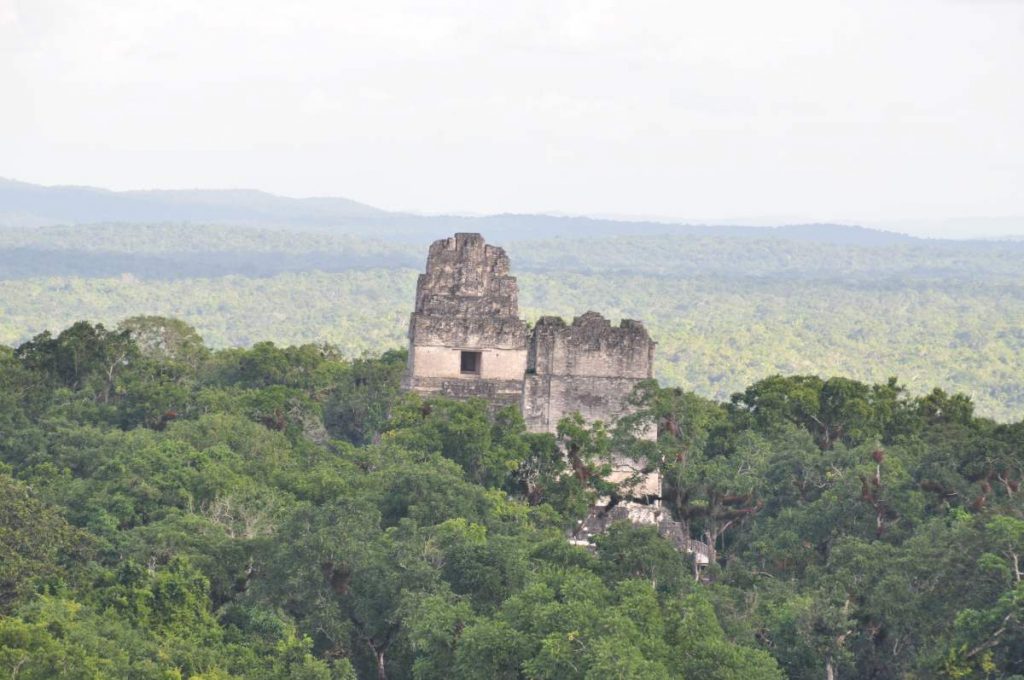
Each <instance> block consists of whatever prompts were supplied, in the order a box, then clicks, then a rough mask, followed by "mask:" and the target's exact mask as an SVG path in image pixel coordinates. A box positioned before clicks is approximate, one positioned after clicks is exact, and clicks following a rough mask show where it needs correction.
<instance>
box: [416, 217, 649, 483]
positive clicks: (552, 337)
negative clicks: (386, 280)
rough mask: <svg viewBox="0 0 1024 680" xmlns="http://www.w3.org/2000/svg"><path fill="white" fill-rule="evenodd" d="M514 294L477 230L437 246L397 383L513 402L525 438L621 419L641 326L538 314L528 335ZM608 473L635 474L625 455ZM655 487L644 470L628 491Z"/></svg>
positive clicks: (644, 366) (420, 287)
mask: <svg viewBox="0 0 1024 680" xmlns="http://www.w3.org/2000/svg"><path fill="white" fill-rule="evenodd" d="M518 293H519V289H518V285H517V283H516V279H515V277H513V276H511V275H510V274H509V261H508V256H507V255H506V254H505V251H504V250H502V249H501V248H498V247H495V246H489V245H487V244H486V243H484V239H483V237H482V236H480V235H479V234H456V235H455V236H454V237H452V238H446V239H442V240H440V241H435V242H434V243H433V245H431V246H430V254H429V255H428V257H427V270H426V273H424V274H421V275H420V277H419V280H418V281H417V283H416V307H415V310H414V311H413V313H412V317H411V318H410V320H409V365H408V369H407V370H406V373H405V377H404V379H403V387H404V388H406V389H409V390H414V391H416V392H419V393H420V394H423V395H427V396H430V395H442V396H447V397H454V398H467V397H483V398H485V399H487V400H489V401H490V402H491V403H493V404H495V405H500V406H504V405H509V404H515V405H518V406H519V407H520V408H521V409H522V412H523V417H524V419H525V420H526V426H527V428H528V429H529V430H530V431H532V432H552V433H553V432H555V430H556V428H557V427H558V421H560V420H561V419H562V418H563V417H565V416H567V415H570V414H572V413H575V412H579V413H580V415H582V416H583V418H585V419H586V420H587V421H588V422H592V421H595V420H601V421H603V422H605V423H611V422H613V421H614V420H616V419H617V418H618V417H620V416H621V415H623V414H624V413H626V412H627V411H628V405H627V403H626V399H627V397H628V396H629V395H630V393H631V392H632V391H633V388H634V387H635V386H636V384H637V383H638V382H640V381H641V380H646V379H648V378H650V377H652V376H653V365H654V346H655V343H654V342H653V341H652V340H651V337H650V335H648V333H647V330H646V329H645V328H644V326H643V324H642V323H640V322H639V321H632V320H628V319H627V320H623V321H622V322H621V323H620V324H619V325H618V326H612V324H611V322H610V321H608V320H607V319H605V318H604V317H603V316H601V315H600V314H598V313H597V312H587V313H586V314H584V315H582V316H579V317H576V318H575V319H573V322H572V323H571V324H567V323H566V322H565V321H563V320H562V319H560V318H558V317H552V316H546V317H543V318H541V319H540V321H538V322H537V324H536V326H534V328H533V331H532V332H528V329H527V325H526V322H525V321H523V320H522V319H520V318H519V302H518ZM650 436H651V437H653V436H654V433H651V434H650ZM614 468H615V471H614V473H613V475H612V480H613V481H622V480H623V479H625V478H627V477H629V476H632V475H634V473H635V472H636V470H635V466H634V465H632V464H631V461H628V460H624V459H616V460H615V461H614ZM659 486H660V480H659V479H658V478H657V475H653V474H652V475H648V476H647V478H645V479H643V480H642V481H641V483H640V484H637V485H635V486H633V487H631V488H630V489H628V490H626V491H627V492H628V494H629V495H630V496H640V495H642V496H652V497H653V496H657V495H659V492H660V488H659Z"/></svg>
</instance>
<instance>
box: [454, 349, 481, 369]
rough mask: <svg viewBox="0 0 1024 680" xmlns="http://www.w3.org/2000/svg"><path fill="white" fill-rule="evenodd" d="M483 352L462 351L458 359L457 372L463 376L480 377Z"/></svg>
mask: <svg viewBox="0 0 1024 680" xmlns="http://www.w3.org/2000/svg"><path fill="white" fill-rule="evenodd" d="M482 359H483V352H472V351H467V350H463V351H462V353H461V356H460V357H459V370H460V372H461V373H462V374H463V375H480V364H481V362H482Z"/></svg>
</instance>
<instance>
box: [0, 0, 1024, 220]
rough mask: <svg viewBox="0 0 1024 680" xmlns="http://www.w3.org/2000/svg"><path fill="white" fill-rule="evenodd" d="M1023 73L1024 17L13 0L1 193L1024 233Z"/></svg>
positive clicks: (843, 4) (879, 9)
mask: <svg viewBox="0 0 1024 680" xmlns="http://www.w3.org/2000/svg"><path fill="white" fill-rule="evenodd" d="M1022 63H1024V3H1022V2H1016V1H1013V0H1006V1H1000V0H991V1H986V2H966V1H960V0H913V1H909V2H905V3H898V4H895V3H885V2H877V1H875V0H861V1H857V2H852V1H839V0H832V1H825V2H809V1H808V2H804V1H789V2H782V3H773V4H772V5H771V6H766V5H764V4H763V3H755V2H732V3H715V4H711V3H697V2H681V3H680V2H644V3H629V4H626V3H615V2H604V3H579V2H545V3H540V2H537V3H517V4H515V5H508V4H504V3H488V2H485V3H461V2H443V3H432V4H430V5H429V6H425V5H421V4H417V3H412V2H388V3H379V4H375V5H374V6H372V7H366V6H361V5H357V4H353V3H336V2H326V1H323V2H321V1H318V0H317V1H311V2H305V3H294V4H287V5H286V4H281V3H273V2H242V1H241V0H227V1H225V2H220V3H216V4H211V3H204V2H200V1H199V0H182V1H180V2H175V3H163V2H157V1H156V0H140V1H139V2H135V3H132V4H131V5H123V4H117V5H114V4H110V3H106V2H100V1H98V0H85V1H79V2H70V1H69V0H34V1H33V2H20V1H18V0H0V87H2V88H3V89H4V91H5V92H6V93H7V97H6V98H7V101H8V105H6V106H5V107H3V109H2V110H0V129H3V130H5V131H7V132H8V134H6V135H2V136H0V177H8V178H10V179H14V180H17V181H23V182H30V183H38V184H44V185H78V186H96V187H102V188H108V189H113V190H136V189H193V188H198V189H223V188H238V189H257V190H262V191H266V192H268V193H273V194H277V195H283V196H295V197H303V196H343V197H346V198H350V199H351V200H355V201H359V202H362V203H366V204H368V205H372V206H375V207H379V208H382V209H385V210H392V211H410V212H419V213H425V214H500V213H545V214H572V215H591V216H612V215H619V216H630V217H631V218H642V219H658V220H666V221H688V222H695V221H703V222H721V221H733V222H735V221H736V220H745V221H754V222H758V223H760V222H778V221H779V220H780V219H782V218H786V219H785V220H784V221H786V222H794V221H798V222H839V223H848V224H860V225H864V226H871V227H877V228H886V229H892V230H897V231H908V232H910V233H929V234H930V235H957V236H960V237H963V236H965V235H973V236H977V237H986V236H999V235H1007V234H1016V235H1024V192H1022V191H1021V190H1020V187H1021V186H1022V185H1024V131H1022V129H1021V126H1020V124H1019V121H1020V120H1024V87H1021V76H1020V64H1022ZM965 218H970V220H976V221H977V223H978V224H981V223H982V222H984V223H986V224H988V225H989V228H990V229H993V230H994V231H985V227H983V226H979V227H977V228H975V227H974V226H972V224H973V223H971V222H970V221H969V220H968V221H966V222H965ZM951 221H952V222H957V223H959V224H958V225H956V226H954V227H950V228H949V229H946V231H944V229H945V227H942V226H941V225H943V224H945V223H947V222H951ZM996 223H998V224H996ZM993 224H995V226H992V225H993ZM936 225H938V226H936ZM975 229H976V231H975ZM965 230H966V232H965Z"/></svg>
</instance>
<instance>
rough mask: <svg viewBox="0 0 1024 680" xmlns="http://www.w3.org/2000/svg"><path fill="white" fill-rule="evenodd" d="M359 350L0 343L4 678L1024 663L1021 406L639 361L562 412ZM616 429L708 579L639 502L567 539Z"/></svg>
mask: <svg viewBox="0 0 1024 680" xmlns="http://www.w3.org/2000/svg"><path fill="white" fill-rule="evenodd" d="M525 284H526V282H524V288H527V287H528V286H527V285H525ZM160 285H170V284H169V282H161V284H160ZM5 304H9V303H8V302H7V299H6V298H5ZM348 354H350V352H349V351H341V350H340V349H339V348H337V347H333V346H325V345H309V344H307V345H302V346H292V347H279V346H276V345H274V344H272V343H269V342H260V343H257V344H254V345H252V346H251V347H247V348H230V349H211V348H209V347H207V346H206V345H205V344H204V343H203V341H202V339H201V338H200V337H199V336H198V335H197V334H196V333H195V331H194V330H193V329H192V328H190V327H189V326H187V325H186V324H184V323H182V322H180V321H174V320H169V319H163V318H158V317H137V318H134V319H130V320H128V321H125V322H124V323H123V324H122V325H121V326H119V327H117V328H113V327H111V328H106V327H103V326H101V325H93V324H91V323H87V322H81V323H76V324H74V325H73V326H71V327H70V328H68V329H66V330H64V331H61V332H54V333H48V332H47V333H42V334H40V335H37V336H35V337H33V338H31V339H29V340H26V341H25V342H21V343H18V344H17V346H16V347H15V346H11V347H0V507H2V508H3V511H2V512H0V558H2V559H0V674H3V675H5V676H7V677H12V678H18V679H19V680H36V679H39V680H43V679H46V680H49V679H50V678H58V677H68V678H101V677H102V678H132V679H142V680H145V679H148V678H153V679H160V680H169V679H172V678H205V679H207V680H211V679H217V680H227V679H228V678H247V679H250V678H254V679H257V680H258V679H259V678H267V679H270V678H275V679H276V678H293V679H296V680H298V679H302V680H314V679H315V680H328V679H331V678H354V677H360V678H391V679H397V678H421V679H427V678H480V679H488V680H489V679H491V678H550V679H552V680H553V679H556V678H557V679H560V680H561V679H571V678H637V679H639V678H643V679H645V680H650V679H657V678H709V679H712V680H714V679H722V680H752V679H753V680H756V679H759V678H772V679H774V678H779V679H781V678H783V677H790V678H797V679H803V678H807V679H811V678H814V679H819V678H823V677H835V678H855V677H856V678H876V679H879V680H883V679H890V678H891V679H893V680H896V679H897V678H899V679H903V678H961V679H963V678H978V679H981V678H994V677H1000V678H1009V677H1019V676H1020V675H1022V674H1024V617H1022V614H1021V606H1020V603H1021V602H1022V601H1024V590H1022V588H1024V586H1022V585H1021V578H1022V576H1021V565H1020V556H1021V554H1022V553H1024V517H1022V510H1024V507H1022V505H1021V498H1022V497H1021V493H1022V492H1021V490H1020V483H1021V480H1022V479H1024V457H1022V456H1021V452H1022V450H1024V422H1017V423H1014V424H997V423H995V422H993V421H991V420H988V419H985V418H979V417H977V416H976V415H975V414H974V405H973V403H972V401H971V399H970V398H968V397H967V396H964V395H961V394H949V393H947V392H944V391H942V390H938V389H936V390H926V391H924V392H923V394H922V396H913V395H911V394H909V393H908V392H907V391H906V390H905V389H904V388H903V387H902V386H901V385H900V384H899V383H897V382H895V381H883V382H880V383H876V384H867V383H862V382H858V381H855V380H851V379H848V378H842V377H832V378H828V379H822V378H818V377H813V376H795V377H780V376H774V377H765V378H763V379H760V380H758V381H756V382H753V383H752V384H751V385H750V386H749V387H747V388H746V389H743V390H740V391H737V392H736V393H735V394H733V395H731V397H730V398H729V399H728V400H727V401H724V402H716V401H712V400H708V399H706V398H704V397H701V396H698V395H696V394H694V393H692V392H688V391H682V390H679V389H676V388H671V387H661V386H659V385H657V384H656V383H653V382H652V383H648V384H644V385H643V386H642V388H641V389H640V390H638V392H637V393H636V394H635V396H634V398H635V402H636V406H637V408H638V409H639V411H638V413H637V415H636V417H635V418H634V419H633V421H631V422H628V423H624V424H623V425H622V427H618V428H604V427H600V426H590V425H585V424H581V423H579V422H574V421H572V420H566V421H563V424H562V426H561V427H560V430H559V435H558V437H557V438H556V437H555V436H553V435H547V434H530V433H527V432H525V430H524V426H523V422H522V419H521V417H520V416H519V414H518V412H517V411H515V410H505V411H500V412H498V413H488V410H487V408H486V406H485V404H483V403H481V402H473V401H470V402H451V401H445V400H433V401H423V400H421V399H419V398H418V397H415V396H410V395H402V394H400V393H399V392H398V389H397V382H398V377H399V375H400V374H401V371H402V369H403V366H404V360H405V357H404V355H403V353H402V352H400V351H388V352H384V353H380V352H378V353H377V355H376V356H375V357H374V358H361V359H348V358H345V357H346V355H348ZM636 421H640V422H639V423H638V422H636ZM644 423H652V424H655V425H656V426H657V429H658V432H659V438H658V441H657V443H656V444H653V443H650V442H638V441H636V440H634V439H633V438H632V437H631V436H630V432H631V431H634V430H633V429H632V426H635V425H638V424H639V425H643V424H644ZM558 440H561V442H559V441H558ZM559 443H561V444H562V445H563V446H571V447H572V449H573V450H574V451H575V452H577V455H578V456H579V457H580V463H581V464H580V466H579V467H578V468H577V469H574V470H572V471H570V470H569V469H568V468H567V466H566V464H565V462H564V460H563V457H562V455H561V454H560V453H559V448H558V445H559ZM613 448H614V449H616V450H628V451H630V452H631V453H632V455H634V456H638V457H642V458H645V459H646V460H647V461H649V463H650V465H652V466H658V467H660V469H661V472H662V474H663V479H664V487H663V503H664V507H665V509H666V511H668V512H671V513H672V514H673V516H674V517H675V518H676V519H677V520H679V521H681V522H683V523H684V525H685V526H686V527H687V528H688V531H689V532H690V535H691V536H692V537H694V538H700V539H703V540H706V541H708V542H711V543H713V544H714V545H715V546H716V548H717V551H716V560H715V563H714V564H712V565H710V566H708V567H707V568H705V570H704V571H703V572H702V573H701V575H700V578H698V579H695V578H694V576H693V568H692V564H691V563H690V561H689V558H688V557H686V556H684V555H680V554H678V553H676V552H674V551H673V550H672V549H671V548H670V547H669V545H668V544H667V543H666V542H665V541H663V540H662V539H661V538H659V537H658V536H657V535H656V533H655V532H654V530H653V529H651V528H638V527H632V526H628V525H616V526H614V527H613V528H612V530H611V531H610V532H609V533H608V534H607V535H605V536H601V537H599V538H598V539H597V541H596V545H594V547H593V550H587V549H585V548H582V547H574V546H572V545H570V544H569V543H568V541H567V540H566V531H567V529H568V528H570V527H572V526H573V525H574V524H575V523H576V522H577V521H578V519H579V518H580V517H582V515H583V513H584V512H585V511H586V509H587V507H588V505H590V504H591V503H592V502H593V501H594V499H595V497H596V495H597V493H598V490H599V489H602V488H603V485H604V481H603V478H604V477H605V475H606V474H607V473H608V466H607V460H606V458H607V455H608V451H609V450H611V449H613ZM828 674H831V675H828Z"/></svg>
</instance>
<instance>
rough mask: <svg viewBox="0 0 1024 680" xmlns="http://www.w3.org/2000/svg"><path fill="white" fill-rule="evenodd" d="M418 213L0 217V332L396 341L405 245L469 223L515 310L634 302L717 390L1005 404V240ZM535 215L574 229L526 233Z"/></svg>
mask: <svg viewBox="0 0 1024 680" xmlns="http://www.w3.org/2000/svg"><path fill="white" fill-rule="evenodd" d="M408 219H409V220H412V221H415V218H411V217H410V218H408ZM421 219H422V220H424V221H425V223H424V224H417V228H416V230H415V233H413V232H409V231H406V232H401V231H400V232H398V233H401V234H402V238H401V239H400V240H399V239H397V238H391V239H390V240H389V237H388V235H389V234H391V233H392V232H391V231H389V230H388V229H385V228H380V229H376V230H371V229H369V228H366V229H362V230H360V231H361V232H362V234H361V235H355V234H351V233H349V234H338V233H333V232H330V231H326V230H323V229H320V230H314V231H298V232H296V231H285V230H280V229H256V228H243V227H231V226H222V225H214V226H196V225H181V224H160V225H134V224H109V225H98V226H77V227H43V228H35V229H15V228H9V229H3V230H0V344H7V345H16V344H18V343H20V342H23V341H24V340H27V339H29V338H31V337H32V336H33V335H35V334H36V333H39V332H41V331H43V330H44V329H59V328H63V327H66V326H67V325H69V324H71V323H72V322H74V321H76V320H79V319H90V320H94V321H100V322H104V323H107V324H112V323H114V322H116V321H118V320H120V319H123V318H125V317H128V316H133V315H138V314H159V315H165V316H174V317H178V318H181V319H183V320H185V321H187V322H188V323H190V324H192V325H194V326H195V327H196V328H197V329H198V330H199V332H200V333H201V334H202V335H203V337H204V339H205V340H206V342H207V343H208V344H209V345H211V346H215V347H223V346H230V345H250V344H252V343H254V342H257V341H260V340H267V339H269V340H273V341H275V342H278V343H282V344H301V343H305V342H327V343H332V344H336V345H337V346H338V347H339V348H340V349H341V350H342V352H344V353H345V354H347V355H352V356H355V355H360V354H362V353H364V352H374V353H376V352H379V350H380V349H381V348H385V347H399V346H403V345H404V342H405V338H404V334H405V330H406V324H407V319H408V313H409V311H410V309H411V305H412V301H413V289H414V285H415V277H416V273H417V271H418V270H419V269H420V268H421V267H422V266H423V262H424V260H425V257H426V255H425V247H424V244H425V242H427V241H429V240H430V238H433V237H441V236H444V235H446V234H448V233H450V232H452V231H454V230H456V229H460V230H462V229H465V230H481V231H483V233H484V235H485V237H487V238H488V240H489V241H490V242H494V243H498V244H499V245H503V246H505V247H506V249H507V250H508V252H509V255H510V257H511V259H512V266H513V269H514V272H515V273H516V275H517V276H518V277H519V280H520V288H521V305H522V307H523V309H524V311H525V313H526V314H527V316H528V318H531V319H535V318H536V316H537V315H538V314H539V313H541V312H542V311H543V313H557V314H562V315H564V316H567V317H569V316H572V315H574V314H579V313H582V312H584V311H586V310H588V309H592V308H593V309H601V310H603V311H604V312H605V313H606V314H607V315H609V316H611V317H613V318H614V317H632V318H638V319H642V320H644V321H645V322H646V323H647V325H648V326H649V328H650V329H651V332H652V334H653V336H654V337H655V339H656V340H657V341H658V342H659V348H658V361H657V364H656V370H657V373H658V377H659V378H660V379H661V380H662V382H663V383H666V384H676V385H680V386H683V387H686V388H688V389H692V390H695V391H696V392H698V393H700V394H703V395H705V396H709V397H715V398H718V399H722V398H725V397H727V396H728V395H729V394H731V393H732V392H734V391H736V390H739V389H742V388H743V387H744V386H745V385H748V384H750V383H751V382H753V381H755V380H757V379H759V378H762V377H764V376H766V375H770V374H773V373H784V374H791V373H817V374H820V375H823V376H830V375H845V376H849V377H852V378H857V379H860V380H865V381H870V382H878V381H884V380H885V379H886V378H888V377H889V376H893V375H896V376H898V377H899V378H900V380H901V382H903V383H904V384H906V385H907V386H908V387H909V388H910V389H911V390H912V391H915V392H925V391H927V390H930V389H931V387H933V386H936V385H937V386H941V387H943V388H945V389H947V390H950V391H962V392H964V393H966V394H968V395H970V396H971V397H972V399H973V400H974V401H975V403H976V404H977V407H978V412H979V413H980V414H982V415H987V416H990V417H994V418H996V419H999V420H1011V419H1018V418H1020V417H1021V415H1022V413H1024V361H1022V360H1021V356H1022V355H1024V327H1022V320H1024V277H1022V274H1021V272H1022V271H1024V243H1020V242H982V241H976V242H951V241H927V240H918V239H910V238H903V237H898V236H895V235H890V234H884V233H882V232H872V231H868V230H862V229H856V228H843V227H834V226H820V227H817V228H788V229H783V230H770V229H769V230H751V229H742V228H713V227H679V228H675V227H671V226H668V225H661V226H658V225H652V224H649V223H648V224H644V225H641V226H640V227H637V228H636V230H635V231H636V233H635V234H632V235H623V234H621V232H622V231H623V229H624V227H623V223H618V227H617V228H618V230H619V232H620V234H619V235H607V232H609V231H612V230H611V227H609V226H608V225H609V224H614V223H605V222H600V221H587V220H583V221H577V220H571V219H561V220H560V219H559V218H532V217H523V218H520V219H521V220H522V223H523V224H524V225H525V226H524V227H523V229H522V230H521V232H522V234H524V235H525V238H516V233H517V232H516V231H515V228H514V225H515V224H516V222H515V219H516V218H514V217H512V216H508V217H502V218H481V219H480V220H478V221H472V220H466V219H456V218H453V220H452V224H451V226H450V227H447V228H446V227H445V226H444V222H443V218H421ZM543 220H549V221H548V222H544V221H543ZM552 225H556V226H557V227H558V230H557V231H558V233H562V234H573V233H576V234H578V235H576V236H564V235H563V236H561V237H558V238H549V239H546V240H537V239H536V235H537V234H538V233H543V232H544V231H545V230H548V231H551V227H552ZM488 226H492V227H493V228H494V231H495V232H496V234H497V235H498V238H495V236H493V235H492V234H490V233H488V231H487V228H488ZM424 227H429V229H426V228H424ZM577 228H578V231H577V232H573V229H577ZM410 229H411V228H410ZM657 229H662V230H663V231H664V232H665V233H663V234H657V233H653V232H654V231H656V230H657ZM351 231H355V230H351ZM374 231H375V232H376V233H377V237H373V236H370V235H367V234H368V233H371V232H374ZM435 231H436V233H434V232H435ZM428 232H429V233H428ZM591 232H596V233H597V234H598V235H596V236H591V235H590V233H591ZM410 233H412V236H410ZM712 234H720V235H712ZM502 238H504V239H505V240H501V239H502Z"/></svg>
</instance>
